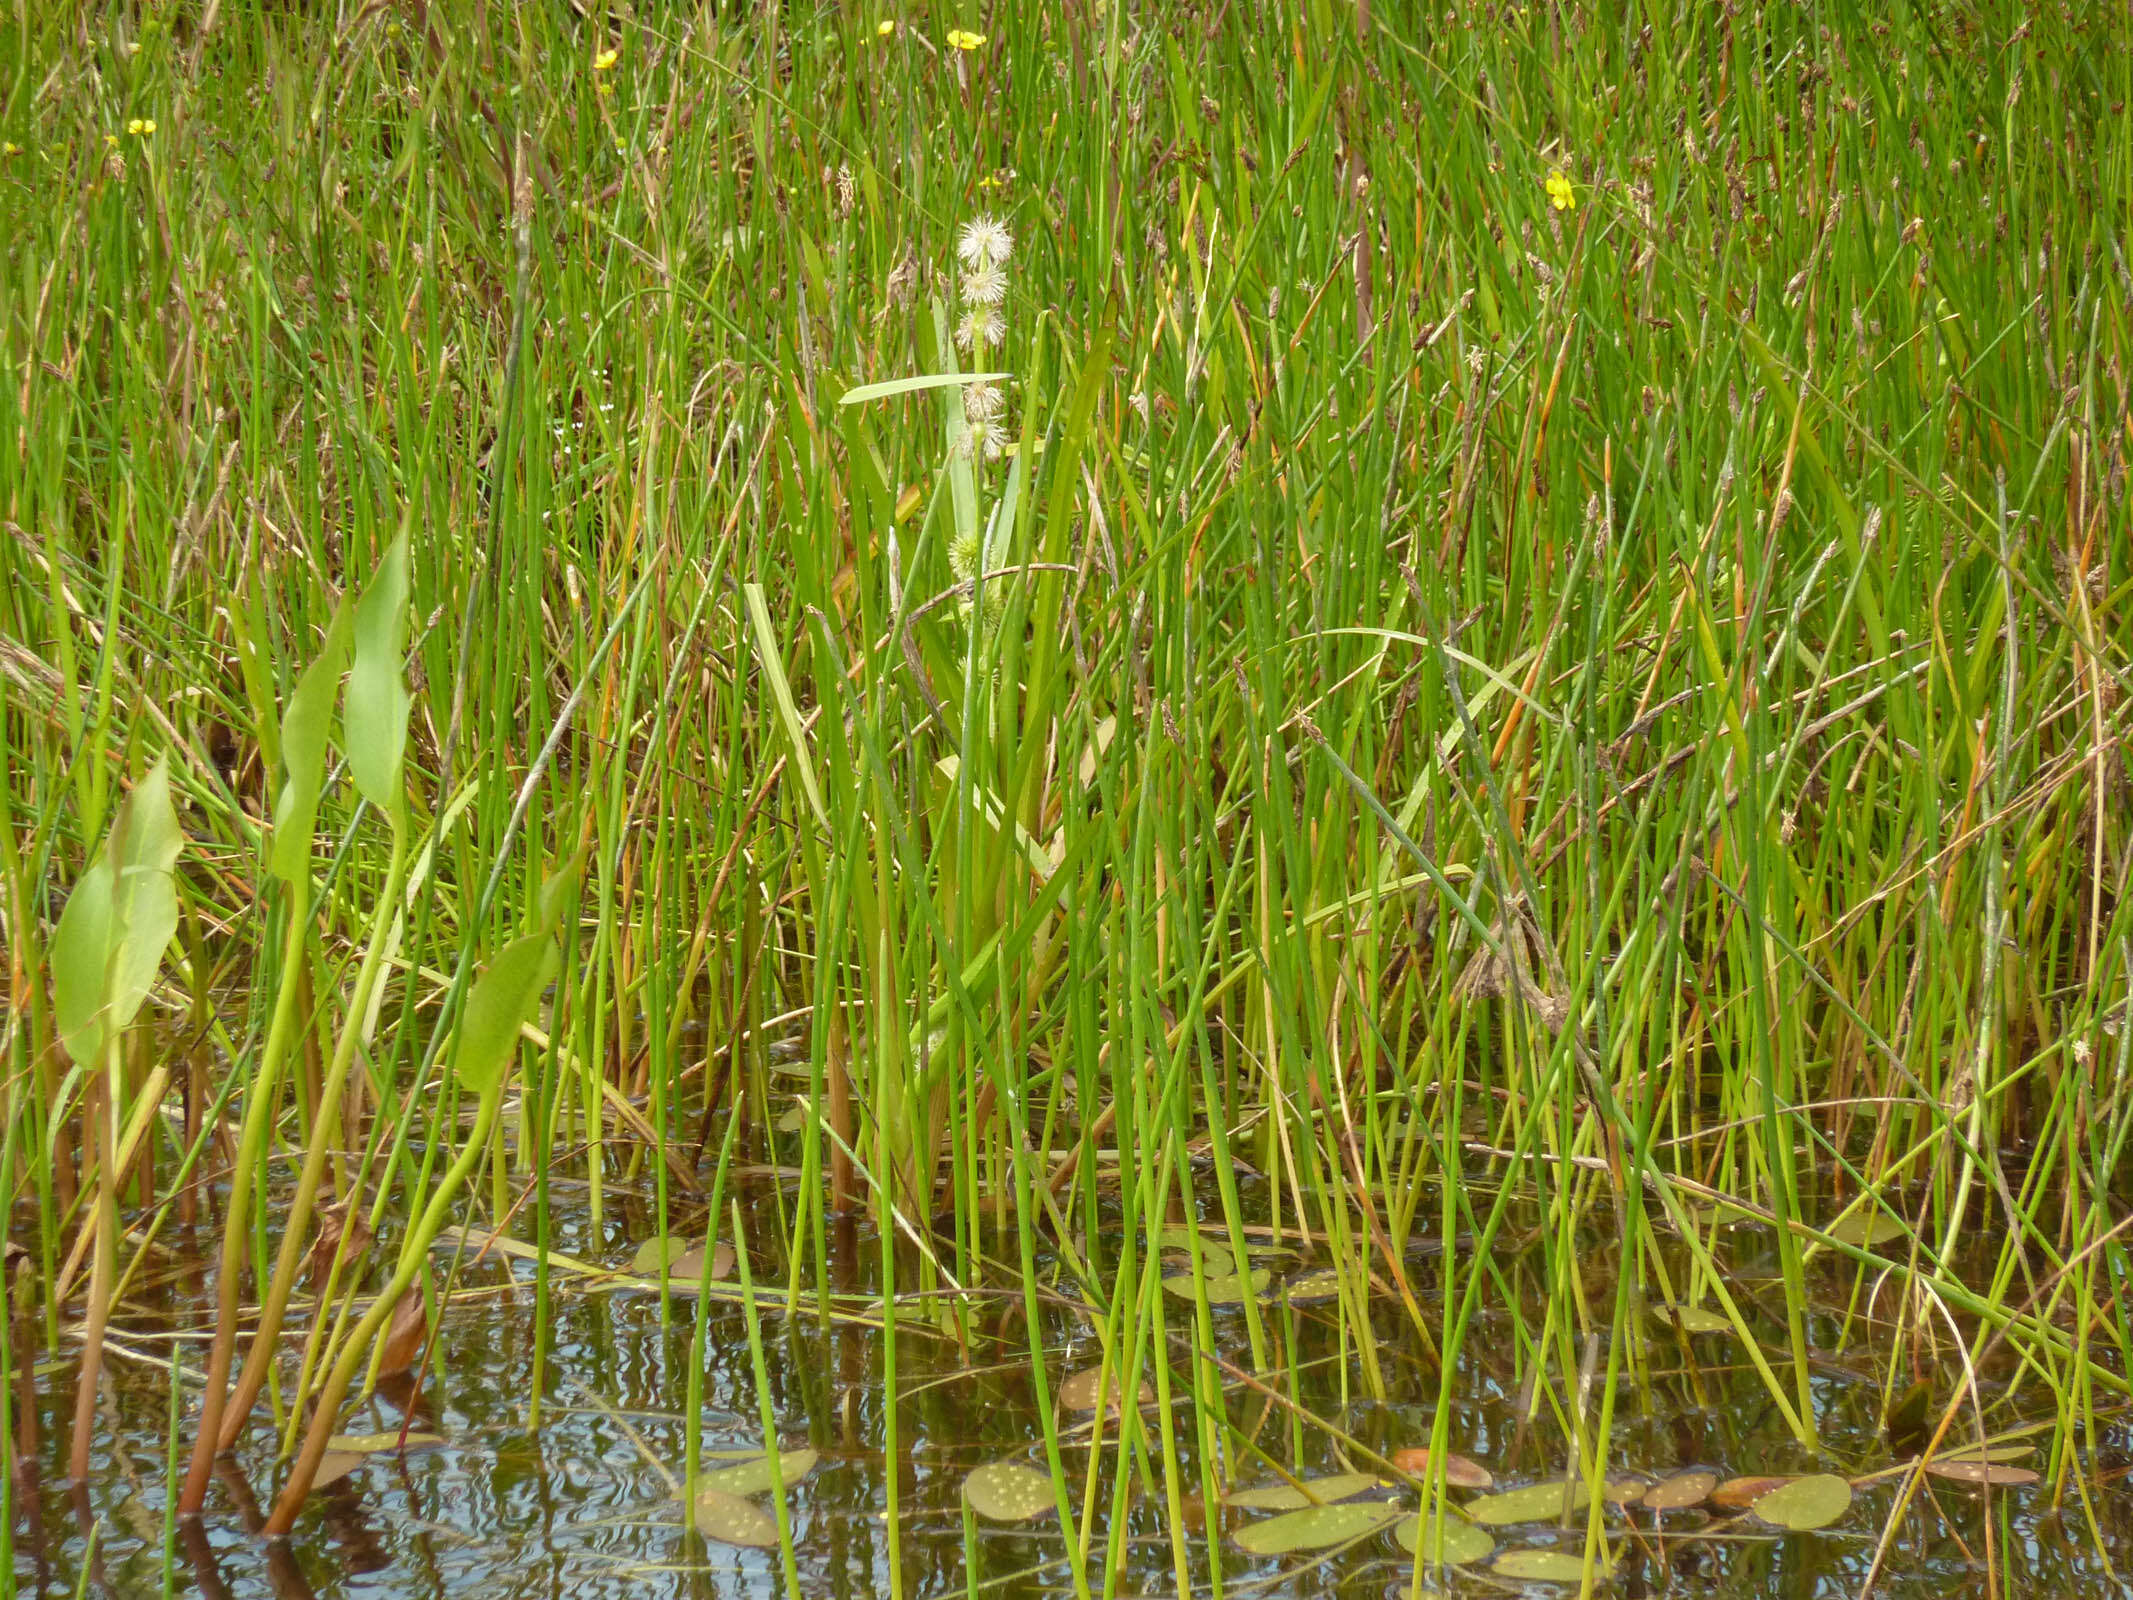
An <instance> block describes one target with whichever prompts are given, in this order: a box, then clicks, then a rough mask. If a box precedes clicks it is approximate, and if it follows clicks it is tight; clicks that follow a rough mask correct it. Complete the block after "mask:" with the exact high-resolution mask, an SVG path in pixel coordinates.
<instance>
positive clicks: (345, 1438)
mask: <svg viewBox="0 0 2133 1600" xmlns="http://www.w3.org/2000/svg"><path fill="white" fill-rule="evenodd" d="M443 1443H444V1435H443V1434H441V1433H410V1434H408V1435H407V1437H406V1439H405V1441H404V1442H403V1440H402V1439H401V1436H400V1434H399V1432H398V1431H397V1430H395V1431H393V1432H391V1433H337V1434H335V1435H334V1436H333V1437H332V1438H330V1439H328V1440H327V1441H326V1449H327V1451H328V1453H329V1454H340V1455H356V1456H374V1455H376V1454H378V1453H379V1452H380V1451H381V1450H400V1449H407V1450H433V1449H435V1448H436V1447H437V1446H438V1445H441V1444H443Z"/></svg>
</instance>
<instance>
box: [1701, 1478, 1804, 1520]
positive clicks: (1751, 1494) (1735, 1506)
mask: <svg viewBox="0 0 2133 1600" xmlns="http://www.w3.org/2000/svg"><path fill="white" fill-rule="evenodd" d="M1792 1481H1793V1480H1792V1479H1791V1478H1789V1477H1782V1476H1780V1477H1769V1476H1764V1477H1754V1478H1728V1479H1727V1480H1726V1481H1725V1482H1724V1483H1722V1484H1720V1485H1719V1486H1718V1487H1717V1488H1715V1489H1713V1490H1712V1491H1711V1504H1713V1505H1715V1506H1719V1507H1721V1508H1723V1509H1724V1510H1727V1511H1745V1510H1747V1509H1748V1508H1749V1507H1750V1506H1752V1505H1754V1504H1755V1502H1756V1501H1758V1500H1760V1499H1762V1497H1763V1496H1764V1495H1766V1494H1769V1493H1770V1492H1771V1491H1772V1490H1774V1489H1782V1488H1784V1487H1785V1485H1786V1484H1788V1483H1791V1482H1792Z"/></svg>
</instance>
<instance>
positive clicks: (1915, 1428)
mask: <svg viewBox="0 0 2133 1600" xmlns="http://www.w3.org/2000/svg"><path fill="white" fill-rule="evenodd" d="M1932 1405H1933V1386H1932V1385H1931V1384H1930V1383H1926V1382H1924V1381H1923V1380H1921V1381H1920V1382H1917V1383H1914V1384H1912V1385H1911V1386H1910V1388H1908V1389H1906V1390H1904V1392H1903V1395H1902V1398H1900V1399H1899V1400H1897V1401H1896V1403H1895V1404H1894V1405H1892V1406H1890V1407H1889V1409H1888V1412H1887V1413H1886V1414H1885V1415H1884V1416H1883V1417H1882V1419H1881V1432H1882V1434H1883V1436H1884V1437H1886V1438H1887V1440H1888V1441H1889V1448H1890V1449H1892V1450H1894V1451H1895V1452H1896V1453H1897V1454H1898V1455H1911V1454H1914V1453H1915V1452H1917V1451H1919V1450H1921V1449H1923V1448H1924V1446H1925V1442H1926V1435H1927V1432H1928V1429H1927V1427H1926V1413H1927V1411H1929V1410H1930V1409H1932Z"/></svg>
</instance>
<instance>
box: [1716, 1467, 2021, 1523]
mask: <svg viewBox="0 0 2133 1600" xmlns="http://www.w3.org/2000/svg"><path fill="white" fill-rule="evenodd" d="M1926 1471H1928V1472H1930V1473H1932V1474H1933V1476H1934V1477H1936V1478H1946V1479H1947V1480H1948V1481H1949V1482H1950V1483H1977V1484H1986V1483H1989V1484H1992V1485H1993V1486H1995V1487H1997V1488H2007V1489H2013V1488H2019V1487H2021V1486H2022V1485H2024V1484H2030V1483H2035V1482H2037V1481H2038V1477H2037V1474H2036V1473H2034V1472H2032V1471H2031V1470H2030V1469H2029V1468H2027V1467H2009V1466H2003V1465H2001V1464H2000V1463H1999V1462H1997V1461H1979V1460H1976V1459H1975V1458H1971V1459H1964V1460H1949V1461H1931V1462H1928V1463H1927V1464H1926ZM1755 1509H1756V1514H1757V1515H1758V1516H1760V1515H1761V1514H1762V1509H1763V1508H1762V1507H1761V1506H1757V1507H1756V1508H1755Z"/></svg>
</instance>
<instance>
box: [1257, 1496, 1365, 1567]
mask: <svg viewBox="0 0 2133 1600" xmlns="http://www.w3.org/2000/svg"><path fill="white" fill-rule="evenodd" d="M1399 1515H1400V1509H1399V1507H1397V1506H1393V1505H1388V1504H1386V1503H1385V1502H1384V1501H1383V1500H1358V1501H1351V1502H1349V1503H1348V1504H1346V1505H1338V1506H1309V1507H1307V1508H1305V1509H1304V1510H1302V1511H1291V1512H1288V1513H1286V1514H1285V1515H1283V1516H1279V1517H1270V1518H1268V1519H1267V1520H1266V1521H1265V1522H1255V1523H1253V1524H1252V1525H1251V1526H1250V1527H1249V1528H1245V1529H1242V1530H1241V1531H1240V1532H1239V1533H1238V1534H1237V1536H1236V1539H1237V1548H1238V1549H1240V1550H1247V1551H1250V1552H1251V1553H1252V1554H1253V1555H1255V1556H1285V1555H1289V1554H1292V1553H1293V1552H1295V1551H1298V1550H1324V1549H1327V1548H1328V1547H1329V1546H1332V1545H1336V1544H1346V1543H1347V1542H1348V1541H1349V1540H1350V1539H1360V1538H1363V1537H1365V1536H1366V1535H1368V1534H1373V1533H1376V1532H1377V1531H1378V1530H1379V1529H1380V1528H1384V1527H1389V1526H1390V1525H1391V1524H1392V1523H1393V1522H1395V1521H1397V1520H1398V1518H1399Z"/></svg>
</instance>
